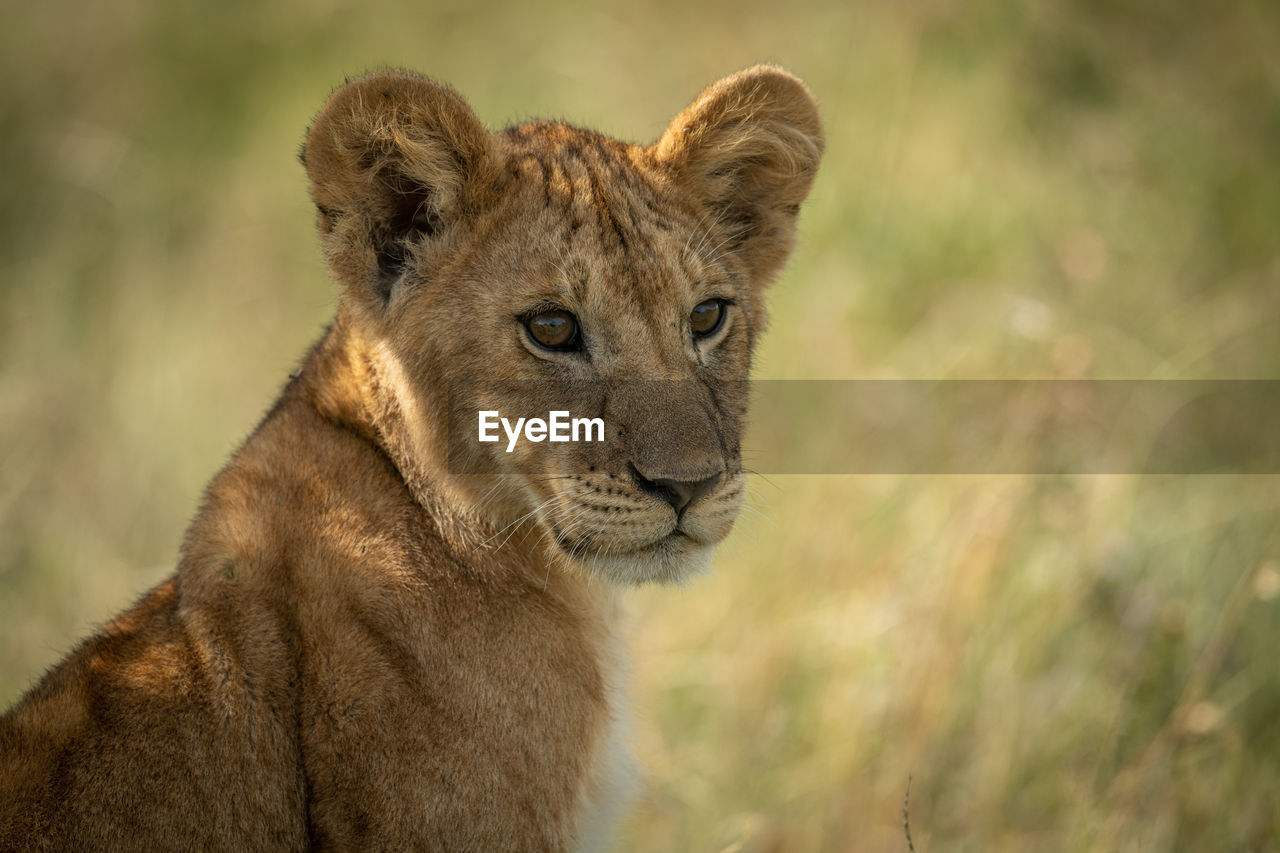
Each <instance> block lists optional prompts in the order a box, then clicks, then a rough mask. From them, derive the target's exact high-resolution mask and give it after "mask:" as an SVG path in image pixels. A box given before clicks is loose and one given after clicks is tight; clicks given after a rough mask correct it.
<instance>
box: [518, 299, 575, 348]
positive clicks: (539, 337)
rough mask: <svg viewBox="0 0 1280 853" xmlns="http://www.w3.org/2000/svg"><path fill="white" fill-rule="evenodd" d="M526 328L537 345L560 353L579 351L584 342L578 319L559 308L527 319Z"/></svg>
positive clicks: (525, 320) (525, 319) (532, 315)
mask: <svg viewBox="0 0 1280 853" xmlns="http://www.w3.org/2000/svg"><path fill="white" fill-rule="evenodd" d="M524 328H525V331H526V332H528V333H529V339H530V340H531V341H533V342H534V343H535V344H537V345H538V346H540V347H542V348H544V349H549V350H556V351H558V352H567V351H569V350H575V349H578V348H579V346H580V344H581V340H582V335H581V334H579V332H578V318H577V317H575V316H573V315H572V314H570V313H569V312H568V311H562V310H560V309H558V308H557V309H553V310H550V311H539V312H538V313H537V314H531V315H529V316H528V317H525V318H524Z"/></svg>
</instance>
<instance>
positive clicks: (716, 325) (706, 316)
mask: <svg viewBox="0 0 1280 853" xmlns="http://www.w3.org/2000/svg"><path fill="white" fill-rule="evenodd" d="M727 313H729V312H728V311H726V310H725V301H724V300H723V299H708V300H707V301H706V302H702V303H700V304H699V305H698V307H696V308H694V309H693V313H692V314H690V315H689V328H690V329H692V330H693V336H694V337H695V338H709V337H711V336H712V335H714V334H715V333H716V332H718V331H720V327H721V326H723V325H724V315H725V314H727Z"/></svg>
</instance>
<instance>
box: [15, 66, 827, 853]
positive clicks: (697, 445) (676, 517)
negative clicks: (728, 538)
mask: <svg viewBox="0 0 1280 853" xmlns="http://www.w3.org/2000/svg"><path fill="white" fill-rule="evenodd" d="M821 151H822V132H821V128H820V125H819V121H818V115H817V112H816V109H815V107H814V104H813V101H812V98H811V97H810V96H809V94H808V92H807V91H806V90H805V89H804V87H803V85H802V84H801V83H800V82H799V81H797V80H796V79H795V78H794V77H792V76H790V75H789V74H787V73H786V72H783V71H781V70H779V69H777V68H772V67H763V66H762V67H756V68H752V69H749V70H747V71H744V72H741V73H739V74H736V75H733V76H731V77H729V78H726V79H725V80H722V81H720V82H719V83H716V84H715V85H713V86H712V87H711V88H709V89H708V90H707V91H706V92H704V93H703V94H702V95H701V96H700V97H699V98H698V99H697V100H696V101H694V103H693V104H692V105H690V106H689V107H688V108H687V109H686V110H685V111H683V112H682V113H681V114H680V115H679V116H678V117H677V118H676V119H675V120H674V121H673V122H672V124H671V126H670V127H669V129H668V130H667V131H666V133H665V134H664V135H663V136H662V138H661V139H660V140H659V141H658V142H657V143H655V144H653V145H651V146H648V147H640V146H634V145H627V144H623V143H620V142H617V141H614V140H611V139H608V138H606V137H603V136H600V135H598V134H595V133H591V132H588V131H584V130H579V129H576V128H572V127H569V126H566V125H563V124H552V123H531V124H526V125H521V126H519V127H514V128H510V129H507V130H504V131H501V132H498V133H489V132H487V131H486V130H485V129H484V127H483V126H482V125H481V123H480V121H479V120H478V119H477V118H476V116H475V114H474V113H473V112H472V111H471V109H470V108H469V107H468V106H467V104H466V102H465V101H463V99H462V98H461V97H460V96H459V95H457V94H456V93H455V92H453V91H452V90H451V89H449V88H447V87H445V86H442V85H440V84H438V83H435V82H433V81H431V80H428V79H426V78H423V77H420V76H417V75H414V74H410V73H405V72H382V73H378V74H374V75H371V76H368V77H364V78H361V79H358V80H355V81H352V82H349V83H348V84H346V85H345V86H343V87H342V88H340V89H339V90H338V91H337V92H335V93H334V94H333V95H332V97H331V98H330V99H329V101H328V103H327V104H326V105H325V107H324V109H323V110H322V111H321V112H320V114H319V115H318V116H317V118H316V119H315V121H314V123H313V125H312V127H311V129H310V131H309V132H308V135H307V139H306V142H305V144H304V147H303V152H302V161H303V163H304V165H305V167H306V171H307V175H308V178H309V180H310V184H311V193H312V197H313V199H314V200H315V203H316V208H317V223H318V229H319V233H320V237H321V242H322V246H323V250H324V253H325V257H326V259H327V262H328V265H329V268H330V270H331V272H332V275H333V277H334V278H335V279H336V281H337V282H338V284H339V285H340V288H341V300H340V307H339V311H338V315H337V317H336V319H335V321H334V323H333V325H332V326H331V327H330V329H329V330H328V332H327V333H326V335H325V336H324V337H323V338H322V339H321V340H320V342H319V343H317V344H316V346H315V347H314V349H313V350H312V352H311V353H310V354H309V355H308V357H307V359H306V360H305V363H304V366H303V368H302V370H301V371H300V372H299V374H298V375H297V376H296V378H294V379H293V380H292V381H291V382H290V384H289V385H288V386H287V387H286V388H285V390H284V391H283V393H282V395H281V397H280V399H279V400H278V401H277V403H276V404H275V406H274V408H272V410H271V411H270V412H269V413H268V415H267V416H266V418H265V419H264V421H263V422H262V424H261V425H260V426H259V427H258V429H257V430H256V431H255V432H254V434H253V435H252V436H251V437H250V438H249V439H248V441H247V442H246V443H245V445H244V446H243V447H242V448H241V449H240V450H239V451H238V452H237V453H236V454H235V455H234V457H233V458H232V459H231V461H230V462H229V463H228V465H227V466H226V468H225V469H224V470H223V471H222V472H221V473H220V474H218V475H217V477H216V478H215V479H214V480H213V482H212V483H211V484H210V486H209V489H208V492H207V494H206V497H205V500H204V503H203V505H202V506H201V508H200V511H199V513H198V515H197V517H196V519H195V521H194V522H193V523H192V525H191V527H190V529H189V531H188V533H187V535H186V539H185V543H184V546H183V550H182V554H181V558H180V560H179V563H178V568H177V572H176V574H175V575H174V576H173V577H172V578H170V579H169V580H167V581H165V582H164V583H163V584H161V585H160V586H159V587H157V588H156V589H154V590H152V591H151V592H150V593H148V594H147V595H146V596H145V597H144V598H143V599H142V600H141V601H139V602H138V604H137V605H135V606H134V607H133V608H132V609H131V610H129V611H128V612H127V613H125V614H124V615H123V616H120V617H119V618H117V619H116V620H115V621H113V622H111V623H110V624H109V625H108V626H107V627H106V628H105V629H104V630H103V631H101V632H100V633H99V634H98V635H96V636H94V637H92V638H91V639H89V640H87V641H85V642H84V643H83V644H82V645H80V646H79V647H78V648H77V649H76V650H75V651H74V652H73V653H72V654H71V655H70V656H69V657H68V658H67V659H66V660H65V661H64V662H63V663H61V664H60V665H59V666H57V667H56V668H55V669H54V670H53V671H52V672H50V673H49V674H48V676H47V677H45V679H44V680H43V681H42V682H41V683H40V684H39V685H38V686H37V687H36V688H35V689H33V690H32V691H31V692H30V693H29V694H27V696H25V697H24V698H23V699H22V700H21V701H20V702H19V703H18V705H17V706H16V707H15V708H13V709H12V710H11V711H10V712H8V713H7V714H6V715H5V716H4V717H3V718H0V849H5V850H24V851H25V850H73V849H74V850H79V849H100V850H108V849H130V850H133V849H148V850H166V849H183V850H187V849H234V850H243V849H264V850H265V849H271V850H303V849H344V850H345V849H351V850H355V849H431V850H451V851H458V850H477V851H496V850H521V851H530V850H565V849H573V848H575V847H576V848H579V849H599V848H600V847H603V846H605V845H606V843H607V838H608V835H609V831H610V827H611V826H612V823H613V819H614V818H615V816H616V815H617V813H618V810H619V808H620V806H621V803H622V801H623V799H624V792H625V788H626V778H627V776H628V774H629V769H628V767H629V759H628V758H627V755H626V749H625V732H624V729H623V723H624V720H625V703H623V701H622V699H621V695H622V693H621V691H622V688H623V686H624V685H623V682H624V680H625V679H624V674H623V673H624V669H623V665H622V661H621V652H620V650H619V648H618V642H617V622H618V600H617V599H618V596H619V595H620V590H621V588H622V587H623V586H625V585H627V584H634V583H640V582H645V581H655V580H656V581H678V580H680V579H681V578H683V577H685V576H687V575H688V574H689V573H691V572H693V571H696V570H697V569H699V568H700V567H701V566H703V565H705V564H706V562H707V560H708V559H709V554H710V551H711V549H712V548H713V546H714V545H715V544H716V543H717V542H719V541H720V540H721V539H723V538H724V536H725V535H726V534H727V533H728V531H729V527H730V525H731V524H732V522H733V519H734V517H735V515H736V513H737V510H738V506H739V503H740V500H741V494H742V487H743V486H742V483H743V481H742V471H741V464H740V459H739V455H738V437H739V433H740V430H741V426H742V418H743V416H744V413H745V408H746V397H745V393H744V389H743V385H742V383H743V381H744V380H745V379H746V376H747V372H748V368H749V361H750V353H751V349H752V346H753V343H754V341H755V340H756V338H757V337H758V335H759V334H760V333H761V331H762V330H763V327H764V307H763V301H762V293H763V290H764V288H765V286H766V285H767V284H768V283H769V282H770V281H771V280H772V278H773V277H774V276H775V275H776V273H777V272H778V270H779V268H780V266H781V265H782V263H783V261H784V259H785V257H786V255H787V253H788V252H789V251H790V248H791V245H792V241H793V237H794V230H795V218H796V215H797V211H798V208H799V204H800V202H801V201H802V200H803V199H804V197H805V195H806V194H807V192H808V190H809V187H810V184H811V183H812V180H813V176H814V173H815V171H816V169H817V165H818V160H819V157H820V154H821ZM709 299H720V300H723V304H724V306H725V308H724V310H725V311H726V312H727V313H726V315H725V320H724V323H723V324H722V327H721V328H720V329H719V330H718V331H717V332H716V333H715V334H714V335H712V336H708V337H706V338H705V339H704V338H697V337H695V336H694V335H692V334H691V332H690V327H689V322H690V321H689V317H690V314H691V312H692V311H693V309H694V308H695V306H697V305H699V304H700V303H705V302H706V301H707V300H709ZM548 306H552V307H554V308H555V309H557V310H564V311H569V312H572V314H573V315H574V317H575V318H576V320H577V323H578V324H579V327H580V329H581V333H582V341H583V344H582V346H581V348H580V349H578V350H576V351H572V352H551V351H545V350H542V349H540V348H539V347H538V346H537V345H536V344H535V343H534V342H533V341H531V340H530V338H529V336H528V332H527V331H526V329H525V326H524V320H525V319H526V318H527V317H528V316H529V315H530V314H531V313H534V312H537V311H539V310H546V309H547V307H548ZM558 406H570V407H573V408H575V409H576V410H578V411H586V412H588V413H590V414H591V415H593V416H594V415H597V414H599V415H600V416H602V417H603V418H604V420H605V422H606V423H607V425H608V434H607V437H606V438H607V440H606V441H604V442H599V443H592V444H587V443H576V444H575V443H569V444H560V445H552V444H529V445H524V446H521V447H520V448H517V451H516V452H513V453H509V454H508V453H505V452H504V450H503V448H502V447H500V446H497V445H485V444H480V443H478V442H476V441H475V429H476V413H477V411H478V410H479V409H500V410H503V413H504V414H506V413H508V412H511V413H512V414H518V413H526V412H536V411H541V412H544V413H545V412H546V411H548V410H549V409H548V407H558ZM691 482H697V483H701V484H702V487H701V488H700V490H699V491H698V496H697V497H696V499H694V500H693V501H691V502H688V503H687V504H686V505H682V506H678V505H677V504H676V503H675V502H674V499H673V498H672V487H670V486H668V485H663V484H672V483H674V484H676V485H677V486H678V485H679V484H681V483H691Z"/></svg>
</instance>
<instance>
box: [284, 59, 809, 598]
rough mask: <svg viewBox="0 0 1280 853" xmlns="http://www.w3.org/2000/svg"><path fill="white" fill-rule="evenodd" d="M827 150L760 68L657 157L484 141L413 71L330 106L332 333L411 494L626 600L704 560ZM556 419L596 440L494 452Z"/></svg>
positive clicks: (320, 158)
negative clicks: (524, 422)
mask: <svg viewBox="0 0 1280 853" xmlns="http://www.w3.org/2000/svg"><path fill="white" fill-rule="evenodd" d="M822 148H823V139H822V129H821V125H820V122H819V118H818V113H817V109H816V107H815V105H814V102H813V99H812V98H811V96H810V95H809V93H808V91H807V90H806V89H805V87H804V85H803V84H802V83H800V81H799V80H797V79H796V78H795V77H792V76H791V75H789V74H787V73H786V72H784V71H782V70H780V69H778V68H773V67H766V66H758V67H755V68H751V69H748V70H746V71H743V72H740V73H738V74H735V75H733V76H731V77H727V78H725V79H724V80H721V81H720V82H718V83H716V84H715V85H713V86H711V87H710V88H708V89H707V90H706V91H705V92H703V93H702V94H701V95H700V96H699V97H698V98H697V99H696V100H695V101H694V102H693V103H692V104H691V105H690V106H689V107H687V108H686V109H685V110H684V111H683V112H681V113H680V114H679V115H678V116H676V118H675V119H674V120H673V121H672V122H671V124H670V126H669V127H668V128H667V130H666V132H665V133H664V134H663V135H662V138H661V139H659V140H658V141H657V142H655V143H654V144H652V145H649V146H647V147H643V146H638V145H630V144H626V143H622V142H618V141H616V140H613V139H610V138H608V137H605V136H601V135H599V134H596V133H593V132H591V131H586V130H580V129H578V128H574V127H570V126H568V125H564V124H559V123H547V122H534V123H529V124H522V125H519V126H517V127H512V128H508V129H506V130H503V131H501V132H497V133H489V132H487V131H486V130H485V128H484V127H483V126H482V125H481V123H480V121H479V120H478V119H477V118H476V116H475V114H474V113H473V112H472V111H471V109H470V107H468V105H467V104H466V102H465V101H464V100H463V99H462V98H461V97H460V96H458V95H457V94H456V93H455V92H454V91H452V90H451V89H449V88H447V87H445V86H442V85H440V84H439V83H436V82H433V81H431V80H428V79H426V78H423V77H420V76H417V75H414V74H410V73H405V72H383V73H377V74H373V75H371V76H367V77H364V78H361V79H358V80H355V81H352V82H350V83H348V84H346V85H345V86H343V87H342V88H340V89H339V90H338V91H336V92H335V93H334V94H333V95H332V97H331V98H330V99H329V102H328V103H327V104H326V105H325V107H324V109H323V110H322V111H321V112H320V114H319V116H318V117H317V118H316V120H315V122H314V124H313V125H312V127H311V129H310V131H309V133H308V135H307V140H306V143H305V145H304V148H303V162H304V164H305V166H306V169H307V174H308V176H309V178H310V182H311V193H312V197H313V199H314V200H315V203H316V207H317V209H318V225H319V231H320V235H321V240H322V243H323V248H324V253H325V256H326V259H327V262H328V265H329V268H330V270H331V272H332V274H333V275H334V277H335V278H336V279H337V280H338V282H339V283H340V284H341V286H342V301H341V309H340V312H339V321H338V322H339V325H340V326H341V327H343V328H344V329H346V330H347V334H348V335H349V336H350V339H351V340H352V341H354V342H355V343H354V344H352V346H353V347H354V348H355V349H356V350H358V354H357V356H356V360H357V361H358V362H359V363H360V364H361V365H363V368H362V369H363V371H364V372H363V374H362V375H363V376H364V382H363V385H364V387H365V392H364V393H365V396H366V400H365V403H366V407H367V411H368V413H369V417H370V420H371V421H372V423H373V424H374V427H375V431H376V434H377V435H378V436H379V438H380V440H381V441H382V442H383V443H384V445H385V447H386V449H387V451H388V453H389V454H390V455H391V457H392V459H393V460H394V461H395V462H396V464H397V465H398V466H399V467H400V469H401V471H402V472H403V473H404V474H405V476H406V479H407V480H409V481H410V483H411V484H417V485H418V486H419V487H422V488H427V489H430V490H432V491H433V492H435V493H444V494H445V495H447V496H448V500H449V501H450V502H452V503H454V504H455V505H456V506H457V507H458V508H465V509H466V510H467V511H468V512H470V513H471V514H472V515H471V516H470V517H472V518H475V517H476V514H478V515H479V517H480V518H481V519H483V520H484V521H485V522H486V523H487V524H489V525H491V530H492V531H497V532H498V533H500V534H501V535H502V536H510V535H511V534H512V533H514V532H515V531H516V530H520V529H521V528H522V527H523V528H525V534H526V535H527V533H528V532H529V530H533V531H537V532H540V533H541V534H543V540H544V542H545V543H548V544H547V547H548V548H549V549H550V550H551V551H552V552H553V553H555V554H557V555H559V556H560V557H562V558H563V559H564V561H565V562H566V563H567V564H569V565H571V566H584V567H586V568H588V569H589V570H592V571H594V572H597V573H600V574H602V575H604V576H605V577H607V578H610V579H612V580H615V581H620V582H624V583H640V582H644V581H651V580H657V581H672V580H679V579H681V578H683V577H685V576H686V575H688V574H689V573H690V572H692V571H694V570H696V569H698V568H700V567H702V566H704V565H706V563H707V562H708V560H709V557H710V551H711V549H712V548H713V547H714V545H715V544H716V543H717V542H719V541H720V540H722V539H723V538H724V537H725V536H726V535H727V534H728V532H729V528H730V526H731V525H732V523H733V520H734V518H735V516H736V515H737V513H738V509H739V506H740V504H741V502H742V495H743V487H744V479H743V470H742V463H741V457H740V451H739V437H740V433H741V430H742V428H743V416H744V413H745V408H746V386H745V380H746V378H747V374H748V369H749V366H750V361H751V352H752V348H753V346H754V344H755V341H756V340H757V338H758V337H759V335H760V334H761V332H762V331H763V329H764V325H765V307H764V302H763V294H764V290H765V288H766V286H767V285H768V284H769V283H770V281H771V280H772V279H773V278H774V277H775V275H776V274H777V273H778V271H779V268H780V267H781V266H782V264H783V262H784V261H785V259H786V257H787V255H788V253H789V251H790V249H791V246H792V243H793V240H794V235H795V226H796V217H797V213H798V211H799V207H800V203H801V202H802V201H803V200H804V198H805V196H806V195H807V194H808V192H809V187H810V185H811V184H812V182H813V178H814V174H815V172H816V170H817V168H818V161H819V158H820V156H821V153H822ZM557 411H560V412H566V413H568V415H569V416H570V417H572V418H575V419H576V418H583V419H593V420H592V424H593V425H594V423H595V421H599V422H601V423H602V427H603V428H602V429H596V430H594V432H595V433H596V434H595V435H590V433H591V432H593V430H591V429H590V428H588V429H586V430H584V431H583V434H582V435H580V440H578V441H550V440H545V441H539V440H538V436H537V434H536V433H535V432H533V431H532V430H529V431H526V432H525V434H524V435H523V436H520V437H519V440H518V441H514V440H508V436H507V435H506V434H503V433H502V431H501V430H498V434H499V436H500V438H501V440H499V441H481V440H480V437H481V430H480V429H479V428H478V420H479V418H480V415H481V413H483V412H490V413H494V412H496V413H498V414H499V415H500V416H501V417H502V418H505V419H507V420H508V422H509V423H518V422H519V419H520V418H526V419H529V418H534V417H540V418H543V419H546V418H547V417H548V415H549V413H552V412H557ZM490 418H491V423H492V422H493V421H492V415H491V416H490ZM587 437H590V438H591V439H592V440H585V439H586V438H587ZM508 529H509V530H510V531H511V532H509V533H508V532H505V531H507V530H508ZM504 541H505V540H504Z"/></svg>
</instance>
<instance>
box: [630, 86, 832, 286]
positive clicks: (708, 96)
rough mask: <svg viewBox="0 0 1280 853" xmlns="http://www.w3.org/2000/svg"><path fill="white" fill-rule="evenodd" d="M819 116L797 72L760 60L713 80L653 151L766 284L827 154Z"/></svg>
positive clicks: (784, 256)
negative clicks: (715, 80) (707, 211)
mask: <svg viewBox="0 0 1280 853" xmlns="http://www.w3.org/2000/svg"><path fill="white" fill-rule="evenodd" d="M822 149H823V137H822V121H821V119H819V117H818V107H817V104H815V103H814V100H813V96H812V95H810V94H809V90H808V89H806V88H805V85H804V84H803V83H801V82H800V81H799V80H798V79H797V78H796V77H794V76H792V75H791V74H788V73H787V72H786V71H783V70H782V69H781V68H776V67H774V66H769V65H757V66H755V67H753V68H748V69H747V70H745V71H740V72H738V73H737V74H734V75H732V76H729V77H726V78H724V79H723V80H721V81H719V82H718V83H714V84H712V85H711V86H710V87H709V88H707V90H706V91H704V92H703V93H702V94H701V95H699V96H698V98H697V99H696V100H695V101H694V102H693V103H692V104H690V105H689V106H688V107H686V108H685V109H684V111H683V112H681V113H680V114H679V115H678V116H676V117H675V119H674V120H673V121H672V122H671V124H670V126H668V127H667V130H666V133H664V134H663V136H662V138H661V139H660V140H658V142H656V143H655V144H654V145H653V146H652V148H651V149H650V153H651V154H652V155H653V156H654V157H655V158H656V159H657V160H658V161H659V162H660V163H663V164H665V165H667V166H668V167H669V168H671V169H673V170H674V172H675V174H676V176H677V180H679V181H680V182H682V183H683V184H684V186H685V187H686V188H687V189H689V190H690V191H691V192H692V193H693V194H694V196H695V197H696V198H698V199H699V201H701V202H702V203H703V204H704V205H706V206H707V207H708V208H709V213H710V216H709V219H710V220H711V221H714V222H718V225H717V226H716V227H717V228H719V229H721V230H722V233H725V234H727V235H728V236H727V237H726V238H725V243H724V248H726V249H728V250H731V251H734V252H736V253H737V254H738V255H739V256H740V257H741V258H742V259H743V260H744V261H745V262H746V264H747V266H748V268H749V269H750V271H751V274H752V276H753V278H754V279H755V280H756V281H757V282H758V283H760V284H762V285H763V284H765V283H767V282H768V281H769V280H770V279H771V278H772V276H773V275H774V274H775V273H777V271H778V269H779V268H780V267H781V266H782V264H783V262H784V261H785V260H786V259H787V255H788V254H789V253H790V252H791V247H792V245H793V243H794V241H795V224H796V215H797V214H798V213H799V210H800V203H801V202H802V201H804V199H805V197H806V196H808V194H809V188H810V186H812V185H813V178H814V175H815V174H816V173H817V171H818V161H819V160H820V159H821V157H822Z"/></svg>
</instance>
